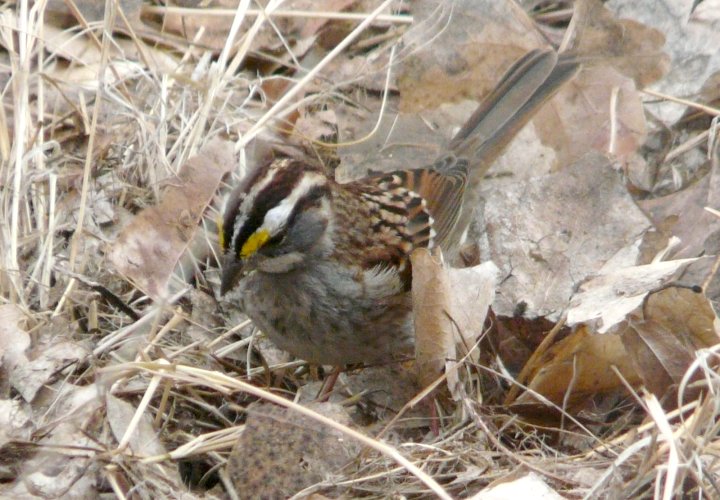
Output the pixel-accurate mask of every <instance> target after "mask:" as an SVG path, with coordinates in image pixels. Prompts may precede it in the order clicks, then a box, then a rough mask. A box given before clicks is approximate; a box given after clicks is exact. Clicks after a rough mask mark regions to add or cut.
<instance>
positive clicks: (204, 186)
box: [109, 141, 234, 300]
mask: <svg viewBox="0 0 720 500" xmlns="http://www.w3.org/2000/svg"><path fill="white" fill-rule="evenodd" d="M233 163H234V161H233V157H232V147H231V145H230V143H229V142H224V141H213V142H211V143H209V144H208V145H207V146H206V147H205V148H203V150H202V151H200V152H199V153H198V155H197V156H195V157H193V158H191V159H190V160H188V162H187V163H186V164H185V165H184V167H183V169H182V173H181V174H180V176H179V179H178V181H177V184H176V185H171V186H169V187H168V188H167V189H166V190H165V192H164V194H163V197H162V201H161V203H160V204H159V205H157V206H155V207H150V208H146V209H145V210H143V211H142V212H140V213H139V214H138V215H137V216H136V217H135V218H134V219H133V220H132V221H131V222H130V224H128V225H127V226H126V227H125V228H123V230H122V232H121V233H120V235H119V236H118V239H117V241H116V242H115V243H114V244H113V245H112V248H110V251H109V257H110V261H111V262H112V264H113V265H114V266H115V268H116V269H117V270H118V272H120V273H121V274H123V275H124V276H125V277H127V278H128V279H130V280H131V281H133V282H134V283H135V284H136V285H137V286H138V288H140V289H141V290H143V291H144V292H145V293H147V294H148V295H149V296H151V297H153V298H154V299H156V300H157V299H160V298H162V297H164V296H165V295H166V293H167V283H168V280H169V279H170V276H171V274H172V272H173V270H174V269H175V265H176V264H177V262H178V259H180V257H181V256H182V254H183V252H184V251H185V248H186V247H187V245H188V243H189V242H191V241H192V239H193V236H194V235H195V233H196V232H197V231H198V228H199V226H198V221H199V220H200V217H201V216H202V215H203V212H204V211H205V209H206V207H207V204H208V203H209V202H210V201H211V200H212V197H213V195H214V194H215V190H216V189H217V186H218V184H219V183H220V181H221V179H222V177H223V176H224V175H225V174H226V173H227V172H229V171H230V170H231V169H232V168H233Z"/></svg>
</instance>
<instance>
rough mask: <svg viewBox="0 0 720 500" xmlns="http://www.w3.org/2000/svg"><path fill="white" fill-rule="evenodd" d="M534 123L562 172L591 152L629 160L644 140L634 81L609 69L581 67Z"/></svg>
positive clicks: (640, 100) (643, 113) (642, 111)
mask: <svg viewBox="0 0 720 500" xmlns="http://www.w3.org/2000/svg"><path fill="white" fill-rule="evenodd" d="M613 96H615V97H613ZM614 99H615V100H614ZM535 124H536V130H537V133H538V136H539V137H540V138H541V139H542V141H543V143H544V144H547V145H549V146H550V147H551V148H552V149H553V150H554V151H555V154H556V155H557V156H558V164H559V165H560V166H561V168H562V167H564V166H565V165H569V164H571V163H573V162H575V161H577V160H579V159H580V158H581V157H582V156H583V155H585V154H586V153H587V152H588V151H591V150H594V151H598V152H600V153H603V154H609V155H611V156H612V157H614V158H617V159H619V160H620V161H623V162H624V161H627V160H628V159H629V158H630V157H631V156H632V154H633V153H635V151H636V150H637V149H638V148H639V147H640V146H641V145H642V144H643V142H644V141H645V135H646V129H645V110H644V108H643V102H642V99H641V97H640V95H639V93H638V91H637V90H636V89H635V85H634V83H633V81H632V80H631V79H630V78H628V77H626V76H623V75H621V74H620V73H618V72H617V71H616V70H615V69H614V68H612V67H609V66H594V67H583V68H582V69H581V71H580V73H579V74H578V76H577V77H575V79H574V80H572V81H571V82H569V83H568V84H567V85H566V86H565V87H564V88H563V89H561V90H560V92H558V94H557V95H556V96H555V98H554V99H553V100H552V101H551V102H550V104H549V105H548V106H544V107H542V108H540V110H539V111H538V114H537V116H536V117H535Z"/></svg>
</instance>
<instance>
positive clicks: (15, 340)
mask: <svg viewBox="0 0 720 500" xmlns="http://www.w3.org/2000/svg"><path fill="white" fill-rule="evenodd" d="M24 321H25V315H24V314H23V312H22V310H21V309H20V307H19V306H18V305H16V304H3V305H0V370H2V372H1V373H2V375H3V378H5V380H7V378H6V377H8V375H10V374H12V373H13V370H14V369H15V368H16V367H17V366H19V365H21V364H23V363H25V362H27V356H26V355H25V351H26V350H27V348H28V347H30V336H29V335H28V334H27V332H26V331H25V330H23V329H22V327H21V326H20V325H21V323H23V322H24Z"/></svg>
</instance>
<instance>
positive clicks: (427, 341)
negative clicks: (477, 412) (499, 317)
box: [410, 249, 498, 399]
mask: <svg viewBox="0 0 720 500" xmlns="http://www.w3.org/2000/svg"><path fill="white" fill-rule="evenodd" d="M410 260H411V262H412V269H413V278H412V279H413V287H412V297H413V320H414V325H415V368H416V372H417V373H418V380H419V383H420V384H421V386H422V387H427V386H428V385H430V384H431V383H432V382H434V381H435V380H436V379H437V378H438V377H439V376H440V375H441V374H442V373H443V371H445V372H446V373H447V374H448V380H447V382H448V387H449V388H450V391H451V393H452V394H453V396H454V397H456V399H457V398H459V397H460V392H459V391H460V388H459V382H460V381H459V378H458V373H457V370H456V369H455V368H456V366H457V364H458V363H459V361H460V360H461V358H463V357H464V356H465V355H466V354H468V353H469V352H470V351H471V350H472V349H474V348H475V347H476V344H477V341H478V339H479V338H480V334H481V333H482V331H483V327H484V324H485V317H486V315H487V311H488V308H489V307H490V304H491V303H492V300H493V298H494V296H495V286H496V284H497V271H498V269H497V267H496V266H495V264H493V263H492V262H488V263H485V264H481V265H479V266H475V267H472V268H467V269H451V268H449V267H447V266H446V265H444V264H443V262H442V256H441V255H439V253H436V254H434V255H431V254H430V252H429V251H428V250H426V249H419V250H416V251H414V252H413V253H412V255H411V256H410ZM471 359H477V351H476V352H475V356H474V357H472V358H471Z"/></svg>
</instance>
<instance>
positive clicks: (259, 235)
mask: <svg viewBox="0 0 720 500" xmlns="http://www.w3.org/2000/svg"><path fill="white" fill-rule="evenodd" d="M269 239H270V232H269V231H268V230H267V229H258V230H257V231H255V232H254V233H253V234H251V235H250V237H249V238H248V239H247V241H246V242H245V243H244V244H243V246H242V248H241V249H240V258H242V259H246V258H248V257H250V256H251V255H252V254H254V253H255V252H257V251H258V250H259V249H260V247H261V246H263V245H264V244H265V243H267V240H269Z"/></svg>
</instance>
